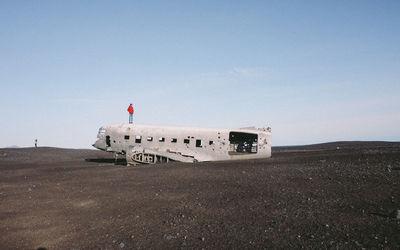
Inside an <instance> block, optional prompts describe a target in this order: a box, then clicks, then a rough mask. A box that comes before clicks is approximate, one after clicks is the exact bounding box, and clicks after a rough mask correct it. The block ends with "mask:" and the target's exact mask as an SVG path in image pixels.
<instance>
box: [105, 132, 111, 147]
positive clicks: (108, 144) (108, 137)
mask: <svg viewBox="0 0 400 250" xmlns="http://www.w3.org/2000/svg"><path fill="white" fill-rule="evenodd" d="M106 145H107V147H111V139H110V136H109V135H107V136H106Z"/></svg>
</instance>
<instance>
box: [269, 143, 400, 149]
mask: <svg viewBox="0 0 400 250" xmlns="http://www.w3.org/2000/svg"><path fill="white" fill-rule="evenodd" d="M396 146H400V142H388V141H335V142H326V143H317V144H309V145H295V146H277V147H274V146H273V147H272V150H273V151H286V150H333V149H341V148H342V149H350V148H375V147H377V148H380V147H396Z"/></svg>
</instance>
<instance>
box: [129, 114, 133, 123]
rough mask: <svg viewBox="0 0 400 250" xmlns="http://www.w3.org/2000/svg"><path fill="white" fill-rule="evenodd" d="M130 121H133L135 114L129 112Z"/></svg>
mask: <svg viewBox="0 0 400 250" xmlns="http://www.w3.org/2000/svg"><path fill="white" fill-rule="evenodd" d="M129 123H133V114H129Z"/></svg>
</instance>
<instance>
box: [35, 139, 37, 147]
mask: <svg viewBox="0 0 400 250" xmlns="http://www.w3.org/2000/svg"><path fill="white" fill-rule="evenodd" d="M35 148H37V139H35Z"/></svg>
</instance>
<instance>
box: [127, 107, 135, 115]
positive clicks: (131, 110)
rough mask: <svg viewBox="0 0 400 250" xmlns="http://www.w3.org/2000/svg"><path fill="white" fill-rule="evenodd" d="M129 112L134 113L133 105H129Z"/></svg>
mask: <svg viewBox="0 0 400 250" xmlns="http://www.w3.org/2000/svg"><path fill="white" fill-rule="evenodd" d="M128 112H129V114H133V112H134V110H133V107H132V106H129V107H128Z"/></svg>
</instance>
